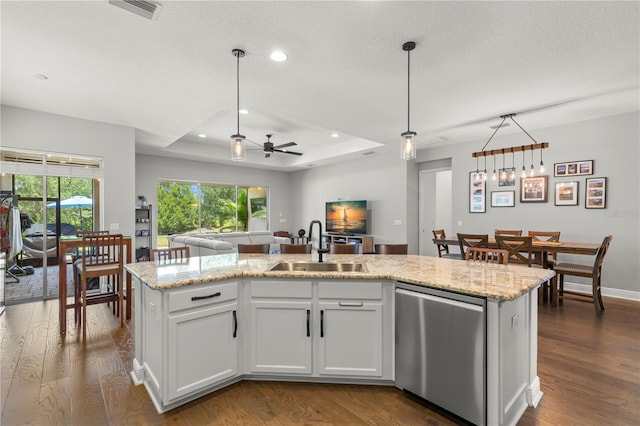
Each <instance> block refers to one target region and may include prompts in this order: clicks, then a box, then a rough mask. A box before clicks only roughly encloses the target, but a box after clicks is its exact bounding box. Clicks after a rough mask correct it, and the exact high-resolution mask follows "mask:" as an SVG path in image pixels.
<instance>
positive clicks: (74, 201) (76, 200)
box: [47, 195, 93, 229]
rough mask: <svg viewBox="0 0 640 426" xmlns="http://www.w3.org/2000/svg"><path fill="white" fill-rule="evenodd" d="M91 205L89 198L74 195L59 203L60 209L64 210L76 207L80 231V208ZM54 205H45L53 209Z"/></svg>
mask: <svg viewBox="0 0 640 426" xmlns="http://www.w3.org/2000/svg"><path fill="white" fill-rule="evenodd" d="M92 205H93V200H92V199H91V198H89V197H85V196H84V195H74V196H72V197H69V198H65V199H64V200H62V201H60V208H61V209H64V208H67V207H77V208H78V212H79V213H80V229H82V208H83V207H89V206H92ZM55 206H56V203H50V204H47V207H55Z"/></svg>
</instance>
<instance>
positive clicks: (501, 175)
mask: <svg viewBox="0 0 640 426" xmlns="http://www.w3.org/2000/svg"><path fill="white" fill-rule="evenodd" d="M506 178H507V170H506V169H505V168H504V149H503V150H502V170H500V179H502V180H505V179H506Z"/></svg>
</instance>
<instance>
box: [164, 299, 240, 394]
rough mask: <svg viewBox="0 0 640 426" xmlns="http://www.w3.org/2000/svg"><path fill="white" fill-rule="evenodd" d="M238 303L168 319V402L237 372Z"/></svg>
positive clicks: (194, 311)
mask: <svg viewBox="0 0 640 426" xmlns="http://www.w3.org/2000/svg"><path fill="white" fill-rule="evenodd" d="M237 319H238V318H237V303H235V302H234V303H230V304H226V305H222V306H220V305H218V306H214V307H211V308H208V309H199V310H191V311H187V312H185V313H182V314H177V315H171V316H170V317H169V338H168V378H169V379H168V389H167V402H168V401H171V400H173V399H174V398H177V397H182V396H184V395H188V394H190V393H192V392H196V391H198V390H201V389H203V388H206V387H207V386H210V385H213V384H215V383H217V382H220V381H222V380H225V379H228V378H230V377H233V376H235V375H237V373H238V353H237V352H238V344H237V330H238V323H237Z"/></svg>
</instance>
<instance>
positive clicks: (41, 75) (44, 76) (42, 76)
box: [33, 73, 49, 80]
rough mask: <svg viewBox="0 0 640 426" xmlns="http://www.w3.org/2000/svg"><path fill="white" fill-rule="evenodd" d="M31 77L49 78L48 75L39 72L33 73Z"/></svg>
mask: <svg viewBox="0 0 640 426" xmlns="http://www.w3.org/2000/svg"><path fill="white" fill-rule="evenodd" d="M33 78H36V79H38V80H49V77H47V76H46V75H44V74H40V73H35V74H33Z"/></svg>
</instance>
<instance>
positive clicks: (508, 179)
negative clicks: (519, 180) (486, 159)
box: [498, 167, 516, 186]
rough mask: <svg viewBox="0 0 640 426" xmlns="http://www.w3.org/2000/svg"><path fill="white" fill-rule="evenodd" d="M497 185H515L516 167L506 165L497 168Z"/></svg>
mask: <svg viewBox="0 0 640 426" xmlns="http://www.w3.org/2000/svg"><path fill="white" fill-rule="evenodd" d="M498 172H499V173H498V186H516V168H515V167H508V168H506V167H505V168H504V169H500V170H498Z"/></svg>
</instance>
